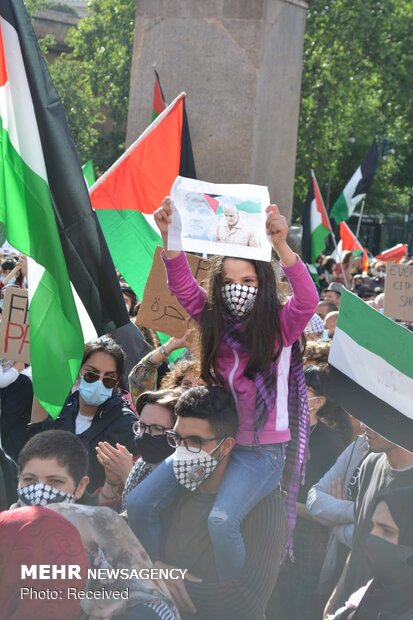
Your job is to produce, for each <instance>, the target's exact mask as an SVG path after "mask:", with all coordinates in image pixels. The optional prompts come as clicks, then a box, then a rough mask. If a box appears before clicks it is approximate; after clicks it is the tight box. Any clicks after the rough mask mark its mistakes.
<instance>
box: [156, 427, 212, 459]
mask: <svg viewBox="0 0 413 620" xmlns="http://www.w3.org/2000/svg"><path fill="white" fill-rule="evenodd" d="M166 438H167V441H168V443H169V445H170V446H171V448H177V447H178V446H181V445H182V444H184V446H185V448H186V449H187V450H188V451H189V452H194V453H195V454H196V453H198V452H201V450H202V446H203V445H204V444H206V443H209V442H210V441H214V440H217V439H224V438H223V437H209V438H208V439H204V438H203V437H198V436H197V435H194V436H190V437H181V435H179V434H178V433H176V432H175V431H166Z"/></svg>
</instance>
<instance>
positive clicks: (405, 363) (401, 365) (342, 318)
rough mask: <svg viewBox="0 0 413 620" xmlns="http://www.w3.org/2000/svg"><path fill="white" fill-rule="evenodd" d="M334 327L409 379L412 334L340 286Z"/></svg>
mask: <svg viewBox="0 0 413 620" xmlns="http://www.w3.org/2000/svg"><path fill="white" fill-rule="evenodd" d="M337 327H339V328H340V329H342V330H343V331H344V332H346V334H347V335H348V336H349V337H350V338H352V339H353V340H354V341H355V342H357V344H359V345H360V346H361V347H364V348H365V349H367V350H368V351H370V352H371V353H374V354H375V355H378V356H379V357H382V358H383V359H385V360H386V362H387V363H388V364H389V365H390V366H393V367H394V368H396V369H397V370H399V371H400V372H402V373H403V374H405V375H406V376H408V377H410V378H412V379H413V364H412V351H413V332H410V331H409V330H408V329H406V328H404V327H402V326H401V325H398V324H397V323H395V322H394V321H392V320H391V319H389V318H387V317H385V316H383V315H382V314H380V312H377V310H374V309H373V308H370V307H369V306H367V305H366V303H365V302H364V301H362V300H361V299H360V298H359V297H357V296H356V295H354V294H353V293H350V292H349V291H347V290H346V289H345V288H344V287H343V291H342V299H341V304H340V313H339V315H338V321H337ZM401 341H402V345H401Z"/></svg>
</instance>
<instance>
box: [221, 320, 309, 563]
mask: <svg viewBox="0 0 413 620" xmlns="http://www.w3.org/2000/svg"><path fill="white" fill-rule="evenodd" d="M223 339H224V341H225V342H226V344H227V345H228V346H229V347H231V348H232V349H234V350H235V351H243V352H245V351H246V350H247V349H246V347H245V345H244V344H243V342H242V321H239V320H238V319H235V317H232V316H229V315H226V316H225V333H224V336H223ZM254 383H255V385H256V388H257V393H256V401H255V421H254V432H255V434H254V445H256V446H258V445H259V435H260V432H261V431H262V429H263V428H264V427H265V424H266V422H267V421H268V418H269V415H270V413H271V411H272V410H273V409H274V406H275V403H276V400H277V364H271V365H270V366H269V367H268V368H266V369H265V370H263V371H261V372H257V373H256V374H255V376H254ZM288 418H289V427H290V432H291V440H290V441H289V443H288V446H287V451H286V459H285V465H284V471H283V476H282V481H281V487H282V488H283V490H284V491H286V493H287V500H286V502H287V514H288V542H287V549H288V552H289V554H290V556H291V557H292V550H293V533H294V528H295V523H296V520H297V510H296V501H297V496H298V491H299V488H300V484H303V482H304V476H305V465H306V462H307V460H308V456H309V453H308V441H309V432H310V412H309V408H308V398H307V386H306V383H305V377H304V370H303V364H302V355H301V349H300V343H299V341H298V340H297V341H296V342H294V344H293V345H292V347H291V362H290V373H289V378H288Z"/></svg>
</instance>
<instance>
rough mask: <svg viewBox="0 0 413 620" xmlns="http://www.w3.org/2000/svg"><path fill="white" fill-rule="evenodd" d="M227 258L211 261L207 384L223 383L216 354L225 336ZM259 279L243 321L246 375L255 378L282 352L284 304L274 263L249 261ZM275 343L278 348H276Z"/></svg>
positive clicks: (204, 344) (204, 327)
mask: <svg viewBox="0 0 413 620" xmlns="http://www.w3.org/2000/svg"><path fill="white" fill-rule="evenodd" d="M226 258H227V257H226V256H215V257H214V258H213V260H212V264H211V269H210V275H209V281H208V300H207V304H206V306H205V308H204V310H203V312H202V315H201V320H200V327H201V329H200V332H201V336H200V341H201V353H200V358H201V377H202V379H203V380H204V381H205V383H207V384H211V383H220V384H221V385H222V384H223V383H224V381H223V378H222V376H221V375H220V374H219V372H218V371H217V367H216V354H217V349H218V346H219V344H220V342H221V340H222V336H223V333H224V328H225V326H224V316H225V314H226V313H228V310H227V309H226V306H225V304H224V301H223V298H222V290H221V289H222V286H223V283H224V280H223V269H224V261H225V259H226ZM240 260H247V262H248V263H251V265H253V266H254V268H255V271H256V273H257V279H258V292H257V297H256V299H255V303H254V306H253V308H252V310H251V312H250V313H249V314H248V316H247V317H246V318H245V319H243V321H242V339H243V344H244V345H245V347H246V349H247V350H248V353H249V360H248V364H247V366H246V369H245V375H246V376H247V377H248V378H250V379H251V378H253V376H254V374H255V373H256V372H259V371H262V370H264V369H265V368H267V367H268V366H269V365H270V364H271V363H272V362H275V361H276V360H277V359H278V357H279V355H280V353H281V349H282V338H281V327H280V318H279V310H280V308H281V302H280V301H279V299H278V296H277V285H276V278H275V272H274V269H273V267H272V265H271V263H267V262H263V261H258V260H249V259H240ZM275 343H277V344H276V346H275Z"/></svg>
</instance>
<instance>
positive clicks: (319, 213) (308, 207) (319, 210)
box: [301, 171, 332, 264]
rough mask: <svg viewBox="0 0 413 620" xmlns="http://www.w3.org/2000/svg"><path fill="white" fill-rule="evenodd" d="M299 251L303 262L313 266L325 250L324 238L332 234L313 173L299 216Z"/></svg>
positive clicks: (312, 173)
mask: <svg viewBox="0 0 413 620" xmlns="http://www.w3.org/2000/svg"><path fill="white" fill-rule="evenodd" d="M301 224H302V237H301V251H302V256H303V260H304V262H306V263H307V264H314V263H315V261H316V259H317V258H318V256H319V255H320V254H321V253H322V252H324V250H325V248H326V237H327V236H328V235H329V234H330V233H332V230H331V224H330V220H329V219H328V215H327V211H326V208H325V206H324V201H323V198H322V196H321V192H320V188H319V187H318V183H317V179H316V177H315V174H314V172H313V171H311V181H310V186H309V188H308V192H307V197H306V199H305V203H304V206H303V210H302V216H301Z"/></svg>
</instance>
